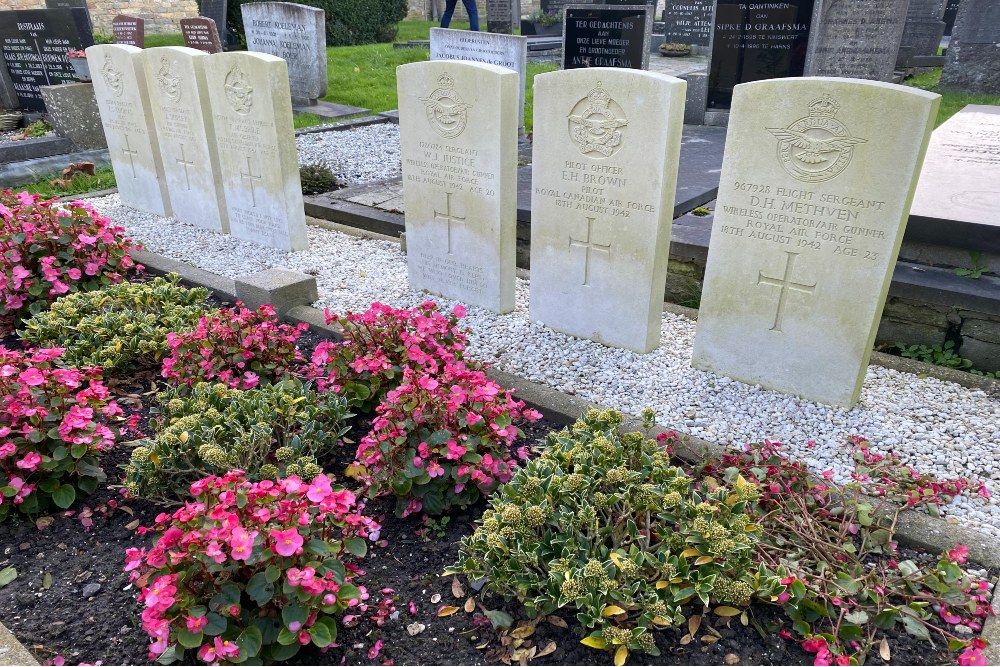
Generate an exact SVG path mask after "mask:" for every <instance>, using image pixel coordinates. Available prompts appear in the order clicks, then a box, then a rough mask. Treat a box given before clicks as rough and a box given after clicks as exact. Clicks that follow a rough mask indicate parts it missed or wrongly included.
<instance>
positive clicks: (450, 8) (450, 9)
mask: <svg viewBox="0 0 1000 667" xmlns="http://www.w3.org/2000/svg"><path fill="white" fill-rule="evenodd" d="M463 1H464V0H463ZM457 4H458V0H445V7H444V14H442V15H441V27H442V28H447V27H448V25H449V24H450V23H451V15H452V14H454V13H455V5H457Z"/></svg>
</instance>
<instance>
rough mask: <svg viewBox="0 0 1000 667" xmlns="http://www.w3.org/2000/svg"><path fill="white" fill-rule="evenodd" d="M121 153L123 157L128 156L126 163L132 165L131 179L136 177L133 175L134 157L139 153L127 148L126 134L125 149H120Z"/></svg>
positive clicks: (126, 136) (126, 138)
mask: <svg viewBox="0 0 1000 667" xmlns="http://www.w3.org/2000/svg"><path fill="white" fill-rule="evenodd" d="M122 152H123V153H125V155H128V162H129V164H130V165H132V178H135V177H136V175H135V156H136V155H138V154H139V151H134V150H132V147H131V146H129V142H128V132H126V133H125V148H123V149H122Z"/></svg>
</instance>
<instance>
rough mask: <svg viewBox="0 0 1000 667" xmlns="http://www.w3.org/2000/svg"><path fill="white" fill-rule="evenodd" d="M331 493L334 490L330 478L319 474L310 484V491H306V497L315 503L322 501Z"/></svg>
mask: <svg viewBox="0 0 1000 667" xmlns="http://www.w3.org/2000/svg"><path fill="white" fill-rule="evenodd" d="M331 493H333V490H332V488H331V487H330V478H329V477H327V476H326V475H317V476H316V477H314V478H313V481H312V482H311V483H310V484H309V491H307V492H306V498H308V499H309V500H311V501H313V502H314V503H318V502H322V500H323V499H324V498H326V497H327V496H328V495H330V494H331Z"/></svg>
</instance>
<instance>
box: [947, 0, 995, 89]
mask: <svg viewBox="0 0 1000 667" xmlns="http://www.w3.org/2000/svg"><path fill="white" fill-rule="evenodd" d="M940 85H941V88H948V89H953V90H963V91H966V92H970V93H979V94H986V95H1000V2H997V0H962V5H961V6H960V7H959V8H958V18H957V19H955V29H954V30H953V31H952V34H951V43H950V44H949V46H948V62H947V63H946V64H945V66H944V71H943V72H942V73H941V84H940Z"/></svg>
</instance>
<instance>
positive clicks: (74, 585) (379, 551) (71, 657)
mask: <svg viewBox="0 0 1000 667" xmlns="http://www.w3.org/2000/svg"><path fill="white" fill-rule="evenodd" d="M319 340H321V338H320V337H319V336H318V335H316V334H313V333H311V332H308V333H307V334H305V335H304V336H303V338H302V339H301V343H302V347H303V348H304V349H311V348H312V347H313V346H315V344H316V343H317V342H318V341H319ZM2 342H3V343H4V344H7V345H8V346H16V339H10V338H9V339H4V340H3V341H2ZM155 380H156V377H155V375H154V374H153V373H152V372H146V373H140V374H137V375H136V376H135V377H134V378H132V379H131V380H130V381H128V382H125V383H118V384H117V385H116V386H114V390H115V392H116V393H117V394H118V399H119V401H120V402H121V403H122V407H123V409H125V410H126V413H127V414H131V413H136V412H138V413H140V414H141V415H142V418H143V419H142V422H141V426H140V428H143V429H148V425H147V424H146V419H147V418H148V407H149V406H148V403H147V401H148V398H149V397H147V396H145V395H144V394H145V393H146V392H148V391H150V389H151V385H152V384H153V383H154V382H155ZM352 426H353V428H352V431H351V433H349V434H348V437H349V438H350V439H351V440H353V441H354V442H357V441H358V440H360V438H361V437H363V436H364V435H365V433H366V432H367V429H368V426H369V422H368V419H367V418H365V417H363V416H362V417H356V418H355V419H354V420H353V422H352ZM523 428H524V431H525V434H526V440H527V442H529V443H534V442H537V441H539V440H541V439H543V438H544V436H545V434H546V433H547V432H549V431H550V430H553V429H558V428H560V427H559V425H557V424H555V423H553V422H550V421H545V420H543V421H541V422H539V423H537V424H534V425H527V426H524V427H523ZM353 453H354V448H353V447H352V446H350V445H348V446H345V447H344V448H343V449H340V450H338V451H337V453H336V454H335V456H334V457H333V458H332V459H331V460H328V461H321V463H322V464H323V465H324V467H325V468H326V469H327V470H330V471H333V472H334V473H335V474H337V473H339V471H342V470H343V469H344V467H345V466H346V465H348V464H349V463H350V462H351V460H352V458H353ZM127 459H128V448H127V447H119V448H117V449H116V450H113V451H111V452H109V453H108V454H106V455H105V456H104V458H103V460H102V464H103V466H104V469H105V470H106V471H107V472H108V474H109V481H112V482H113V481H115V480H116V478H117V476H116V473H117V471H118V466H120V465H122V464H124V463H125V462H126V461H127ZM346 481H347V482H348V486H350V485H351V484H353V482H352V481H351V480H346ZM485 506H486V504H485V501H482V502H480V503H479V504H478V505H476V506H475V507H472V508H470V509H469V510H467V511H465V512H462V513H458V514H455V515H453V516H451V517H450V520H449V521H448V522H447V524H446V525H444V526H443V527H440V528H437V527H430V528H427V527H425V526H424V525H422V522H421V519H420V518H419V517H417V516H411V517H409V518H407V519H402V520H401V519H397V518H396V517H395V516H394V515H393V508H394V501H393V500H392V499H391V498H384V499H376V500H373V501H370V502H369V503H368V505H367V509H366V514H368V515H369V516H373V517H376V518H377V519H378V520H379V521H380V523H382V526H383V529H382V531H381V535H380V537H379V540H378V542H377V543H376V544H370V545H369V553H368V556H367V558H365V559H364V560H363V561H362V562H361V566H362V568H363V570H364V574H363V575H361V576H360V577H359V579H358V580H357V581H356V583H359V584H362V585H365V586H367V588H368V590H369V592H370V594H371V599H370V600H369V601H368V604H369V609H368V611H367V612H366V613H364V614H362V615H360V616H359V617H358V618H356V619H354V621H352V622H351V623H350V624H349V625H350V626H351V627H342V628H341V629H340V633H339V636H338V638H337V644H336V645H335V646H333V647H330V648H329V649H327V650H326V651H322V652H321V651H319V650H317V649H315V648H310V649H307V650H303V651H302V652H301V653H300V655H299V656H298V657H297V658H296V659H295V660H294V661H293V662H294V663H295V664H330V665H337V664H361V665H373V664H397V665H403V664H425V665H442V664H447V665H479V664H501V663H506V664H511V662H513V663H514V664H516V663H517V662H518V660H517V656H516V655H515V656H512V655H511V652H512V651H514V650H515V649H516V648H518V646H517V645H516V644H517V640H514V639H513V638H512V637H511V636H510V635H509V633H507V632H500V633H498V632H497V631H495V630H494V629H493V628H492V627H491V625H490V623H489V621H488V620H487V618H486V616H485V615H484V612H485V611H486V610H496V609H499V610H503V611H505V612H506V613H508V614H509V615H510V616H511V617H512V618H513V619H514V621H515V626H518V625H522V624H523V623H524V621H525V620H526V618H525V616H524V614H523V612H522V611H521V610H520V607H519V605H518V604H517V602H516V601H507V600H504V599H502V598H499V597H497V596H490V595H486V594H484V593H482V592H476V591H475V590H473V588H472V586H471V585H470V583H469V582H468V581H465V580H464V579H463V580H461V581H459V582H458V586H460V587H461V591H455V590H453V585H454V580H453V577H450V576H448V577H444V576H442V573H443V572H444V570H445V569H446V568H447V567H448V566H449V565H451V564H453V563H454V562H455V561H456V559H457V555H458V542H459V540H460V539H461V538H462V537H463V536H465V535H468V534H470V533H471V532H472V530H473V529H474V523H475V521H476V519H478V517H479V516H480V515H481V514H482V512H483V510H484V509H485ZM164 509H165V508H163V507H161V506H158V505H155V504H153V503H150V502H146V501H141V500H134V499H133V500H125V499H124V498H123V497H122V496H121V495H120V493H119V491H118V490H117V489H111V488H107V487H102V488H99V489H98V491H97V492H96V493H95V494H94V495H92V496H90V497H88V498H86V499H84V500H83V501H82V502H79V503H78V504H77V506H76V507H75V508H74V510H73V511H70V512H66V513H61V514H57V515H53V516H52V517H51V519H52V522H51V524H50V525H48V526H47V527H45V528H44V529H43V530H39V529H38V528H37V527H36V525H35V524H34V523H33V522H30V521H26V520H23V519H21V520H17V519H15V520H13V521H8V522H7V523H5V524H0V569H3V568H5V567H8V566H13V567H14V568H16V570H17V572H18V576H17V579H16V580H14V581H13V582H12V583H11V584H9V585H7V586H5V587H3V588H0V621H2V622H3V624H4V625H6V626H7V627H8V628H9V629H10V630H11V631H12V632H14V634H15V635H16V636H17V637H18V639H19V640H20V641H21V642H22V643H24V644H25V645H26V646H27V647H28V648H30V649H31V650H33V651H34V652H35V654H36V655H37V656H38V658H39V659H40V660H41V661H45V660H48V659H50V658H52V657H54V656H55V655H62V656H64V657H65V658H66V662H67V664H70V663H76V662H88V663H94V662H96V661H99V660H100V661H102V662H103V663H104V664H106V665H107V664H150V660H149V657H148V653H147V646H148V644H149V641H148V639H147V637H146V635H145V633H144V632H143V631H142V629H141V627H140V622H139V612H140V611H141V610H140V608H139V606H138V605H137V604H136V602H135V594H136V589H135V588H134V587H133V586H131V585H130V584H129V582H128V577H127V575H126V574H125V573H123V572H122V566H123V562H124V552H125V550H126V549H127V548H128V547H131V546H136V547H141V546H149V544H150V541H151V540H150V536H140V535H137V534H136V532H135V528H136V527H137V526H138V525H150V524H151V523H152V522H153V519H154V517H155V516H156V515H157V514H158V513H160V512H161V511H164ZM88 523H92V525H90V526H89V527H88V526H87V525H86V524H88ZM903 555H904V556H905V557H907V558H913V559H915V560H916V559H927V558H930V557H931V556H930V555H926V554H923V555H922V554H916V553H904V554H903ZM383 590H384V591H386V592H384V593H383V592H382V591H383ZM454 592H460V593H461V595H459V596H455V595H454ZM437 595H439V596H440V599H438V598H436V597H435V596H437ZM469 597H472V598H473V600H474V604H475V609H474V610H473V612H472V613H466V612H465V611H464V610H463V609H462V608H463V607H465V605H466V602H467V600H468V598H469ZM384 598H392V600H393V601H394V602H393V604H394V606H395V610H396V612H397V614H396V615H395V616H393V617H392V618H391V619H389V620H387V621H386V622H385V623H384V626H382V627H379V626H378V625H377V623H376V622H375V620H374V619H373V618H372V616H373V615H374V614H375V611H376V610H377V608H378V604H379V602H380V601H381V600H382V599H384ZM432 599H433V601H432ZM411 602H412V603H413V604H414V605H415V611H416V613H415V614H411V613H410V603H411ZM446 605H448V606H454V607H459V610H458V611H457V612H456V613H454V614H452V615H450V616H446V617H439V616H438V615H437V613H438V610H439V609H440V608H441V607H442V606H446ZM562 618H563V619H564V622H560V620H559V619H552V617H549V619H547V620H545V621H543V622H541V623H538V624H537V627H536V629H535V632H534V633H533V634H532V635H531V636H530V637H527V638H525V639H524V640H519V641H521V643H520V646H519V647H520V648H522V649H525V648H529V649H530V647H532V646H534V647H535V648H536V650H537V651H540V652H541V651H542V650H543V649H546V647H548V648H552V647H551V646H550V644H552V645H554V650H553V651H552V652H549V653H548V654H547V655H545V656H543V657H535V658H533V659H531V660H530V664H532V665H559V664H576V665H608V664H611V656H610V655H609V654H608V653H606V652H604V651H596V650H594V649H591V648H588V647H586V646H584V645H582V644H580V636H579V635H578V634H576V632H575V631H574V629H573V628H574V625H575V619H574V618H573V616H572V614H569V613H567V614H563V615H562ZM553 620H554V621H555V622H552V621H553ZM749 621H750V623H749V625H748V626H746V627H745V626H743V625H742V624H741V623H740V621H739V618H738V617H735V618H729V619H722V618H719V617H710V616H706V617H705V621H704V622H703V624H702V628H701V630H699V632H698V633H697V636H696V637H695V639H694V641H692V642H690V643H688V644H686V645H682V644H681V643H680V642H681V639H682V637H683V635H684V634H685V633H686V629H667V630H664V631H662V632H659V633H657V642H658V646H659V648H660V651H661V655H660V656H659V657H652V656H645V655H641V654H637V653H633V654H631V655H630V656H629V664H660V665H721V664H742V665H747V664H765V665H770V664H783V665H789V664H791V665H800V664H811V663H812V660H813V656H811V655H810V654H807V653H805V652H803V651H802V650H801V649H800V648H799V646H798V643H797V642H793V641H787V640H784V639H782V638H780V637H779V636H778V634H777V630H778V629H779V628H780V627H786V628H787V627H789V624H788V623H787V621H784V619H783V617H782V615H781V613H780V611H779V610H778V609H777V608H775V607H769V606H764V605H755V606H754V607H751V609H750V610H749ZM783 622H784V625H783V626H782V623H783ZM412 623H420V624H423V625H424V626H426V627H425V629H423V630H422V631H420V632H419V634H416V635H415V636H411V635H410V634H409V632H408V631H407V626H408V625H410V624H412ZM562 626H568V627H562ZM709 626H712V629H714V630H715V633H714V634H713V633H712V632H711V630H709ZM715 637H717V640H716V641H714V643H709V642H711V641H712V640H711V639H708V640H707V641H705V640H706V638H715ZM378 642H382V644H381V651H380V652H379V654H378V655H377V656H372V657H369V656H370V652H372V650H373V647H375V646H378V645H379V644H378ZM890 645H891V647H892V660H891V664H904V665H934V664H948V663H951V664H953V663H954V662H955V660H956V655H955V654H954V653H949V652H946V651H938V650H935V649H934V648H932V647H931V646H930V645H928V644H927V643H925V642H921V641H919V640H915V639H913V638H911V637H909V636H908V635H905V634H895V635H891V636H890ZM188 657H189V659H190V660H194V656H193V651H191V652H189V655H188ZM868 664H872V665H881V664H886V663H885V662H884V661H883V660H882V659H881V658H879V657H878V655H877V654H875V655H871V656H869V659H868Z"/></svg>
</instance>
